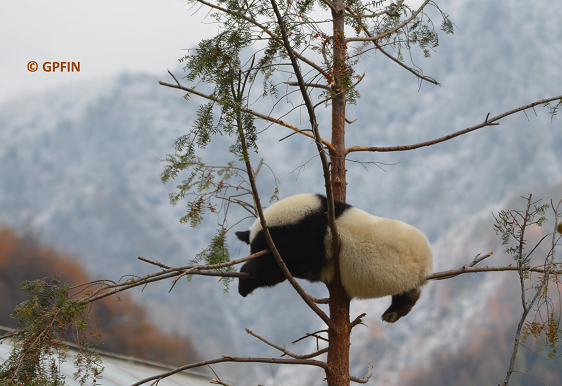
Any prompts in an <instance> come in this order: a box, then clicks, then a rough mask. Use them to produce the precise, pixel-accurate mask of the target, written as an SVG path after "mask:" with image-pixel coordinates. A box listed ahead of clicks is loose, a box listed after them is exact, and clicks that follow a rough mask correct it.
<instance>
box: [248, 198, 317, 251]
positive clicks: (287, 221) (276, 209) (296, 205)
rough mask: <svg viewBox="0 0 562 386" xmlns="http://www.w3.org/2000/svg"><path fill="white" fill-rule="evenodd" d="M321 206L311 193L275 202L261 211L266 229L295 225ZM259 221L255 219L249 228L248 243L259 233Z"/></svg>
mask: <svg viewBox="0 0 562 386" xmlns="http://www.w3.org/2000/svg"><path fill="white" fill-rule="evenodd" d="M321 206H322V201H321V200H320V197H319V196H318V195H316V194H312V193H304V194H296V195H294V196H291V197H287V198H285V199H283V200H281V201H277V202H276V203H274V204H273V205H271V206H270V207H268V208H266V209H265V210H264V211H263V215H264V217H265V222H266V224H267V226H268V227H270V228H271V227H275V226H280V225H293V224H297V223H298V222H299V221H301V220H302V219H303V218H305V217H306V216H307V215H310V214H312V213H315V212H317V211H318V210H319V208H320V207H321ZM261 230H262V228H261V222H260V219H259V218H258V219H256V221H254V224H253V225H252V226H251V227H250V242H251V241H252V240H254V238H255V237H256V235H257V234H258V232H259V231H261Z"/></svg>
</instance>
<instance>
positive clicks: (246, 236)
mask: <svg viewBox="0 0 562 386" xmlns="http://www.w3.org/2000/svg"><path fill="white" fill-rule="evenodd" d="M234 234H235V235H236V237H238V239H239V240H240V241H243V242H245V243H246V244H250V231H244V232H234Z"/></svg>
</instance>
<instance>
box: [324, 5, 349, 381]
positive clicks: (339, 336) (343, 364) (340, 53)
mask: <svg viewBox="0 0 562 386" xmlns="http://www.w3.org/2000/svg"><path fill="white" fill-rule="evenodd" d="M333 4H334V6H335V10H332V16H333V20H334V22H333V26H334V35H333V36H334V41H333V55H334V58H333V59H334V60H333V63H332V65H333V67H332V70H333V72H332V75H333V81H334V83H333V85H332V89H333V91H334V92H335V93H336V95H337V96H336V97H335V99H334V100H333V101H332V145H333V146H334V148H335V149H336V151H337V153H334V152H331V153H330V161H331V177H332V189H333V192H334V199H335V200H337V201H342V202H345V201H346V180H345V159H344V154H345V103H346V98H345V93H344V92H342V91H343V86H342V84H341V82H340V78H341V74H342V69H343V68H344V67H343V64H344V63H345V49H344V41H343V40H344V18H343V15H344V3H343V1H342V0H336V1H334V2H333ZM338 255H339V254H338V253H336V254H335V256H334V258H336V264H335V268H336V269H335V275H334V280H333V282H332V283H330V285H329V286H328V289H329V291H330V320H331V321H332V323H333V326H334V327H333V328H329V329H328V338H329V340H330V344H329V348H328V370H327V371H326V379H327V381H328V386H349V382H350V381H349V346H350V343H349V335H350V323H349V301H350V300H349V299H348V297H347V294H346V293H345V291H344V289H343V286H342V284H341V280H340V274H339V263H338V260H339V256H338Z"/></svg>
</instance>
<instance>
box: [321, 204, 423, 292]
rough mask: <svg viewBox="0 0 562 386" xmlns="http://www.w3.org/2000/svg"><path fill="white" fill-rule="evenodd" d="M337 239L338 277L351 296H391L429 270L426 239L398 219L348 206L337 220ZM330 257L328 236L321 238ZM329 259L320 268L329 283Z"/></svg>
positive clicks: (411, 285) (414, 283) (420, 280)
mask: <svg viewBox="0 0 562 386" xmlns="http://www.w3.org/2000/svg"><path fill="white" fill-rule="evenodd" d="M336 226H337V229H338V233H339V235H340V239H341V247H340V276H341V280H342V285H343V287H344V288H345V291H346V292H347V294H348V295H349V297H351V298H358V299H370V298H380V297H383V296H388V295H395V294H399V293H402V292H406V291H408V290H411V289H412V288H416V287H419V286H420V285H422V284H423V283H424V282H425V278H426V277H427V276H429V275H431V274H432V273H433V253H432V251H431V248H430V246H429V242H428V241H427V238H426V237H425V235H424V234H423V233H421V232H420V231H419V230H418V229H417V228H416V227H414V226H412V225H409V224H406V223H403V222H401V221H398V220H390V219H387V218H382V217H377V216H373V215H371V214H369V213H367V212H365V211H363V210H361V209H357V208H353V207H352V208H350V209H348V210H346V211H345V212H344V213H343V214H342V215H341V216H340V217H338V218H337V219H336ZM324 243H325V246H326V257H327V259H329V260H330V259H331V258H332V256H333V251H332V235H331V231H330V229H329V228H328V232H327V235H326V239H325V242H324ZM333 277H334V267H333V264H331V265H329V266H328V268H326V269H324V270H323V272H322V281H324V282H331V281H332V279H333Z"/></svg>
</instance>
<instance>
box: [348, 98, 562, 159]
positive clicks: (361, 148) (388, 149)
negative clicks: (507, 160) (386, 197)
mask: <svg viewBox="0 0 562 386" xmlns="http://www.w3.org/2000/svg"><path fill="white" fill-rule="evenodd" d="M558 99H561V100H562V95H559V96H556V97H553V98H548V99H542V100H540V101H536V102H533V103H530V104H528V105H525V106H521V107H518V108H516V109H513V110H510V111H508V112H505V113H503V114H500V115H498V116H496V117H493V118H492V119H486V120H485V121H484V122H482V123H480V124H478V125H476V126H472V127H469V128H467V129H464V130H460V131H457V132H455V133H452V134H449V135H446V136H444V137H441V138H437V139H434V140H431V141H427V142H422V143H417V144H415V145H409V146H389V147H368V146H353V147H350V148H348V149H347V150H346V152H345V154H346V155H347V154H349V153H351V152H354V151H376V152H393V151H406V150H414V149H418V148H420V147H425V146H431V145H435V144H437V143H440V142H445V141H448V140H450V139H453V138H455V137H458V136H460V135H463V134H466V133H470V132H471V131H474V130H478V129H481V128H483V127H486V126H494V125H497V124H494V123H493V122H495V121H499V120H500V119H502V118H505V117H507V116H509V115H512V114H515V113H518V112H519V111H523V110H526V109H530V108H531V107H535V106H537V105H540V104H546V103H548V102H552V101H555V100H558Z"/></svg>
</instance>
